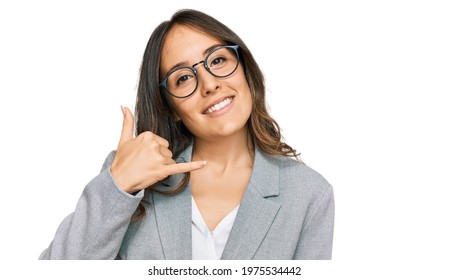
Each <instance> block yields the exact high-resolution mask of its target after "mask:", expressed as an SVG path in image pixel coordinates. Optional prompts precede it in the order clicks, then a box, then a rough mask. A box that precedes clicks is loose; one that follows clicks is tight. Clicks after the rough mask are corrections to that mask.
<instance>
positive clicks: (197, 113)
mask: <svg viewBox="0 0 449 280" xmlns="http://www.w3.org/2000/svg"><path fill="white" fill-rule="evenodd" d="M122 110H123V115H124V120H123V129H122V135H121V139H120V141H119V145H118V148H117V151H116V152H112V153H111V154H110V155H109V156H108V157H107V158H106V161H105V163H104V165H103V168H102V171H101V173H100V174H99V175H98V176H97V177H95V178H94V179H93V180H92V181H91V182H90V183H89V184H88V185H87V186H86V188H85V190H84V192H83V194H82V196H81V198H80V200H79V202H78V204H77V207H76V210H75V212H74V213H72V214H71V215H69V216H68V217H67V218H66V219H65V220H64V221H63V222H62V224H61V225H60V227H59V228H58V230H57V232H56V235H55V238H54V240H53V241H52V243H51V244H50V246H49V247H48V248H47V249H46V250H45V251H44V252H43V253H42V254H41V256H40V258H41V259H330V258H331V253H332V240H333V222H334V202H333V191H332V187H331V186H330V185H329V184H328V183H327V182H326V180H325V179H324V178H323V177H321V176H320V175H319V174H318V173H316V172H315V171H313V170H312V169H310V168H309V167H307V166H306V165H304V164H303V163H301V162H300V161H299V160H297V159H296V157H297V153H296V152H295V150H294V149H292V148H291V147H290V146H289V145H287V144H286V143H284V142H282V137H281V134H280V130H279V127H278V125H277V123H276V122H275V121H274V120H273V119H272V118H271V117H270V115H269V114H268V113H267V109H266V105H265V88H264V79H263V75H262V72H261V71H260V69H259V67H258V65H257V63H256V62H255V60H254V58H253V57H252V55H251V53H250V51H249V50H248V48H247V47H246V45H245V44H244V43H243V41H242V40H241V39H240V38H239V37H238V36H237V35H236V34H235V33H234V32H232V31H231V30H230V29H229V28H227V27H226V26H225V25H223V24H222V23H220V22H218V21H217V20H215V19H214V18H212V17H210V16H208V15H206V14H204V13H201V12H198V11H194V10H182V11H179V12H177V13H176V14H174V15H173V17H172V19H171V20H170V21H166V22H163V23H161V24H160V25H159V26H158V27H157V28H156V29H155V30H154V32H153V34H152V36H151V38H150V40H149V42H148V45H147V48H146V50H145V54H144V57H143V61H142V66H141V75H140V81H139V88H138V95H137V102H136V113H135V117H136V120H135V121H134V119H133V115H132V113H131V112H130V110H129V109H128V108H122ZM134 123H135V124H136V130H137V136H136V137H134Z"/></svg>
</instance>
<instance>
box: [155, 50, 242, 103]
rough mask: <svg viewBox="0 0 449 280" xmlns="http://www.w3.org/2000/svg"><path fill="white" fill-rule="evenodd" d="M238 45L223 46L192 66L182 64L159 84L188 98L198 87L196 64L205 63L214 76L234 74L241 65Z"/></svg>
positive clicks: (171, 92) (222, 76)
mask: <svg viewBox="0 0 449 280" xmlns="http://www.w3.org/2000/svg"><path fill="white" fill-rule="evenodd" d="M238 48H239V46H238V45H235V46H221V47H218V48H216V49H215V50H213V51H212V52H211V53H209V54H208V55H207V56H206V58H204V60H202V61H199V62H197V63H195V64H193V65H192V66H180V67H176V68H175V69H173V70H172V71H170V72H169V73H168V74H167V76H166V77H165V78H164V80H163V81H162V82H161V83H160V84H159V87H160V88H164V89H165V90H166V91H167V92H168V93H169V94H170V95H172V96H174V97H177V98H187V97H189V96H191V95H192V94H193V93H194V92H195V90H196V89H197V88H198V73H197V71H196V69H195V66H197V65H199V64H201V63H202V64H203V65H204V68H206V70H207V72H209V73H210V74H212V75H213V76H214V77H218V78H225V77H228V76H230V75H232V74H233V73H234V72H235V70H237V67H238V66H239V61H240V58H239V53H238V51H237V50H238Z"/></svg>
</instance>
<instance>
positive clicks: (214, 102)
mask: <svg viewBox="0 0 449 280" xmlns="http://www.w3.org/2000/svg"><path fill="white" fill-rule="evenodd" d="M234 97H235V96H234V95H228V96H224V97H220V98H217V99H215V100H212V101H211V102H209V103H208V104H207V105H206V106H205V107H204V109H203V112H202V114H203V115H213V114H214V113H215V112H219V111H221V110H222V109H225V108H226V107H228V106H230V105H231V104H232V103H234ZM227 98H232V101H231V103H229V104H228V105H227V106H226V107H224V108H222V109H220V110H218V111H215V112H213V113H210V114H206V111H207V110H209V108H210V107H212V106H214V105H216V104H218V103H220V102H222V101H223V100H225V99H227Z"/></svg>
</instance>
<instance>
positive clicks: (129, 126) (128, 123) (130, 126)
mask: <svg viewBox="0 0 449 280" xmlns="http://www.w3.org/2000/svg"><path fill="white" fill-rule="evenodd" d="M122 112H123V127H122V134H121V136H120V142H119V144H118V145H119V146H121V145H122V144H123V143H125V142H127V141H128V140H131V139H133V138H134V117H133V114H132V113H131V111H130V110H129V109H128V108H127V107H124V106H122Z"/></svg>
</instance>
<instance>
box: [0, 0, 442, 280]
mask: <svg viewBox="0 0 449 280" xmlns="http://www.w3.org/2000/svg"><path fill="white" fill-rule="evenodd" d="M295 2H296V4H295V5H293V4H292V3H294V2H293V1H291V2H289V1H269V2H263V1H241V0H240V1H229V0H228V1H158V2H156V1H2V2H0V3H1V4H0V31H1V33H0V36H1V37H0V40H1V41H0V42H1V44H0V104H1V109H0V122H1V127H0V129H1V131H2V133H1V137H0V141H1V142H0V172H1V175H0V184H1V187H2V192H1V195H0V207H1V212H0V214H1V224H2V226H1V239H0V242H1V248H2V253H1V258H2V266H4V267H5V266H6V265H5V264H11V265H8V267H9V268H14V269H20V268H21V267H30V266H31V267H33V268H34V269H36V268H39V267H40V266H42V265H41V264H39V262H36V261H35V260H36V259H37V258H38V256H39V254H40V252H41V251H42V250H44V249H45V248H46V247H47V246H48V244H49V243H50V242H51V240H52V238H53V235H54V233H55V231H56V229H57V227H58V225H59V223H60V222H61V221H62V219H63V218H64V217H65V216H66V215H68V214H69V213H70V212H72V211H73V209H74V207H75V205H76V202H77V200H78V197H79V195H80V194H81V192H82V190H83V188H84V186H85V185H86V184H87V183H88V182H89V180H90V179H91V178H93V177H94V176H95V175H96V174H97V173H98V171H99V170H100V168H101V165H102V162H103V160H104V158H105V156H106V155H107V154H108V152H109V151H111V150H113V149H115V148H116V145H117V141H118V137H119V135H120V130H121V123H122V114H121V111H120V105H126V106H129V107H131V108H134V102H135V94H136V85H137V79H138V72H139V67H140V62H141V58H142V55H143V51H144V49H145V46H146V43H147V40H148V38H149V36H150V34H151V33H152V31H153V29H154V28H155V27H156V26H157V25H158V24H159V23H160V22H161V21H163V20H167V19H169V18H170V16H171V14H172V13H173V12H175V11H176V10H177V9H180V8H194V9H199V10H201V11H204V12H206V13H209V14H210V15H212V16H214V17H216V18H217V19H218V20H220V21H222V22H223V23H225V24H226V25H228V26H229V27H230V28H231V29H233V30H234V31H236V33H237V34H239V35H240V36H241V37H242V39H243V40H244V41H245V42H246V43H247V45H248V46H249V48H250V49H251V50H252V52H253V54H254V56H255V58H256V60H257V61H258V63H259V64H260V66H261V68H262V70H263V72H264V73H265V76H266V84H267V90H268V92H267V96H268V101H269V105H270V110H271V113H272V115H273V116H274V118H275V119H276V120H277V121H278V122H279V124H280V125H281V128H282V130H283V133H284V136H285V138H286V140H287V142H288V143H289V144H290V145H292V146H293V147H295V148H296V149H297V150H298V151H300V152H301V153H302V159H303V160H304V161H305V162H306V163H307V164H308V165H309V166H311V167H312V168H314V169H316V170H317V171H318V172H320V173H321V174H322V175H323V176H325V177H326V178H327V180H328V181H329V182H330V183H331V184H332V185H333V186H334V191H335V199H336V220H335V235H334V254H333V261H332V263H331V265H330V266H332V270H333V271H334V272H333V273H337V272H338V275H337V276H341V277H348V276H350V275H354V277H355V275H364V276H363V279H370V277H376V278H377V277H378V276H382V277H383V278H387V279H388V278H390V276H395V277H401V278H402V277H405V276H407V277H412V276H424V275H427V276H426V277H430V278H429V279H431V278H432V277H431V276H430V275H432V274H433V278H432V279H442V278H444V277H443V275H444V274H446V276H447V272H446V271H445V270H444V269H443V264H447V261H448V257H447V256H448V249H449V245H448V244H449V243H448V241H447V240H448V236H449V228H448V222H447V221H448V220H449V219H448V213H449V207H448V196H447V193H448V192H447V191H446V190H447V188H449V178H448V177H449V176H448V174H449V173H448V167H449V164H448V159H449V148H448V143H449V132H448V120H449V110H448V108H447V107H448V105H449V101H448V98H447V96H448V94H449V51H448V50H449V16H448V15H449V9H448V5H447V4H445V2H446V1H397V0H390V1H348V0H345V1H295ZM40 263H42V262H40ZM429 274H430V275H429ZM309 276H310V275H309ZM373 279H374V278H373ZM446 279H447V278H446Z"/></svg>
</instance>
